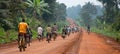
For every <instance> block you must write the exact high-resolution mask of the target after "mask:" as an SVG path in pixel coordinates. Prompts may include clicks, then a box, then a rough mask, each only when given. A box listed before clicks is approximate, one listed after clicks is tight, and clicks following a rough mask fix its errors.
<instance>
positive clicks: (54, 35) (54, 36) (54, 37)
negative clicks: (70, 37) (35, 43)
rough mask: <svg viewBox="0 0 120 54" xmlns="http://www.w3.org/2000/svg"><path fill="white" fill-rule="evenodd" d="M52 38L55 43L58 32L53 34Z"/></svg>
mask: <svg viewBox="0 0 120 54" xmlns="http://www.w3.org/2000/svg"><path fill="white" fill-rule="evenodd" d="M52 38H53V40H54V41H55V40H56V38H57V33H56V31H54V32H52Z"/></svg>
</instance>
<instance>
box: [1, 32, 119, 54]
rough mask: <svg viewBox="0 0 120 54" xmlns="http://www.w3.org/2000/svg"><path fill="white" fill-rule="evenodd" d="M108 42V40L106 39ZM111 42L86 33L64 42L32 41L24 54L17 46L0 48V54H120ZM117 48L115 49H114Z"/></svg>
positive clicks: (73, 35)
mask: <svg viewBox="0 0 120 54" xmlns="http://www.w3.org/2000/svg"><path fill="white" fill-rule="evenodd" d="M107 40H109V39H107ZM109 43H112V42H111V41H109V42H108V41H106V39H105V38H103V37H100V36H99V35H98V34H95V33H90V35H88V34H87V33H86V31H84V32H83V34H82V35H80V33H74V34H71V35H70V36H69V37H67V38H66V39H65V40H63V39H62V38H61V37H60V36H59V37H58V38H57V40H56V41H51V42H50V43H47V42H46V41H45V40H44V41H41V42H39V41H38V40H36V41H33V42H32V44H31V46H29V47H27V48H26V51H25V52H19V49H18V48H17V45H13V46H11V47H10V46H5V47H0V54H120V50H119V49H118V48H119V46H120V45H117V43H115V44H112V45H110V44H109ZM115 46H117V47H115Z"/></svg>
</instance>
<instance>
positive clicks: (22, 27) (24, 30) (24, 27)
mask: <svg viewBox="0 0 120 54" xmlns="http://www.w3.org/2000/svg"><path fill="white" fill-rule="evenodd" d="M27 28H28V25H27V23H25V22H20V23H19V25H18V29H19V33H27Z"/></svg>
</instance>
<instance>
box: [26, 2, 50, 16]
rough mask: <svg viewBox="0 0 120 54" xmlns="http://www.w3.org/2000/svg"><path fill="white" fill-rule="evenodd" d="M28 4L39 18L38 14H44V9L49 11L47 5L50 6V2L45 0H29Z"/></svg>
mask: <svg viewBox="0 0 120 54" xmlns="http://www.w3.org/2000/svg"><path fill="white" fill-rule="evenodd" d="M26 4H28V6H29V7H31V8H32V10H33V16H35V18H37V15H40V16H41V15H42V14H43V11H45V12H49V11H48V10H47V9H45V7H48V4H47V3H45V2H44V0H33V1H32V0H27V2H26Z"/></svg>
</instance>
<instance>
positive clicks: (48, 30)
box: [46, 25, 52, 41]
mask: <svg viewBox="0 0 120 54" xmlns="http://www.w3.org/2000/svg"><path fill="white" fill-rule="evenodd" d="M46 31H47V34H46V38H47V41H49V40H51V33H52V28H51V26H50V25H48V27H47V28H46Z"/></svg>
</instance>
